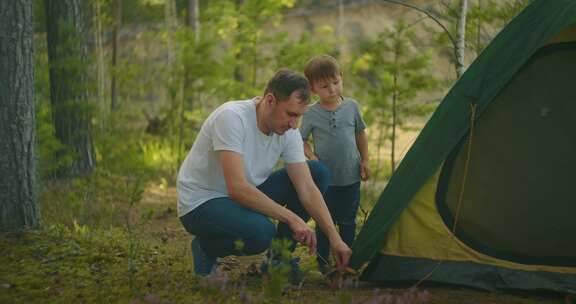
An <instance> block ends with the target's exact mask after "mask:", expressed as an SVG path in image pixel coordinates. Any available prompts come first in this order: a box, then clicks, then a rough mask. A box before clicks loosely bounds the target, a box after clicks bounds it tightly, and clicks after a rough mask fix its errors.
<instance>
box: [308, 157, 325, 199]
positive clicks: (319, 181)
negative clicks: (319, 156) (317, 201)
mask: <svg viewBox="0 0 576 304" xmlns="http://www.w3.org/2000/svg"><path fill="white" fill-rule="evenodd" d="M308 167H309V168H310V173H311V174H312V178H313V179H314V183H315V184H316V186H317V187H318V188H319V189H320V191H322V192H325V191H326V189H328V185H329V184H330V171H329V170H328V168H327V167H326V166H325V165H324V164H322V163H321V162H319V161H317V160H309V161H308Z"/></svg>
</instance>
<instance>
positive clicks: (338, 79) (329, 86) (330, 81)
mask: <svg viewBox="0 0 576 304" xmlns="http://www.w3.org/2000/svg"><path fill="white" fill-rule="evenodd" d="M311 89H312V92H313V93H314V94H316V95H318V97H320V102H327V103H334V102H338V101H340V96H342V76H341V75H334V77H330V78H326V79H320V80H316V81H314V83H313V84H312V87H311Z"/></svg>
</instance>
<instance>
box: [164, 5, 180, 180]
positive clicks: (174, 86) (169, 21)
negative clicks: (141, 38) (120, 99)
mask: <svg viewBox="0 0 576 304" xmlns="http://www.w3.org/2000/svg"><path fill="white" fill-rule="evenodd" d="M164 22H165V25H166V33H167V35H166V37H167V39H166V40H167V41H166V46H167V53H168V94H169V96H168V98H169V101H170V114H169V115H170V116H171V117H173V118H175V115H178V113H180V112H179V110H178V108H180V109H182V105H181V104H182V101H178V97H179V95H181V94H178V91H180V90H182V84H181V83H180V84H178V83H177V78H176V77H175V75H176V43H175V39H174V33H175V32H176V29H177V27H178V19H177V18H176V3H175V2H174V0H166V2H165V5H164ZM181 98H183V97H181ZM169 128H170V130H171V132H174V131H176V127H175V124H171V125H170V126H169ZM169 142H170V148H171V151H172V157H173V159H174V160H175V162H174V164H173V165H174V166H173V167H172V169H173V170H174V171H176V170H178V165H179V163H178V161H179V154H180V153H179V146H180V142H179V139H178V138H177V137H175V136H170V138H169Z"/></svg>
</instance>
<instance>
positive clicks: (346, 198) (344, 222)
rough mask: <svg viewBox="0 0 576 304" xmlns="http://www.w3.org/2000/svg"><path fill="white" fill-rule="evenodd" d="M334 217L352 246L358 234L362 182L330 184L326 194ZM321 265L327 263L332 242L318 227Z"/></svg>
mask: <svg viewBox="0 0 576 304" xmlns="http://www.w3.org/2000/svg"><path fill="white" fill-rule="evenodd" d="M324 200H326V205H327V206H328V210H329V211H330V215H332V219H333V220H334V223H335V224H336V226H338V228H339V229H340V237H341V238H342V240H343V241H344V243H346V244H347V245H348V246H350V247H352V243H354V238H355V235H356V213H357V212H358V206H359V205H360V182H357V183H354V184H351V185H346V186H330V187H328V190H327V191H326V194H325V195H324ZM316 238H317V239H318V255H317V258H316V260H317V261H318V264H319V265H325V264H327V262H328V256H329V255H330V243H329V241H328V238H327V237H326V235H325V234H324V233H323V232H322V231H321V230H320V229H318V227H316Z"/></svg>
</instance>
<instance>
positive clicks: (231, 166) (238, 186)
mask: <svg viewBox="0 0 576 304" xmlns="http://www.w3.org/2000/svg"><path fill="white" fill-rule="evenodd" d="M218 160H219V162H220V165H221V166H222V172H223V174H224V179H225V181H226V187H227V190H228V196H229V197H230V198H231V199H232V200H234V201H236V202H238V203H240V204H241V205H242V206H244V207H246V208H249V209H251V210H255V211H258V212H260V213H262V214H264V215H267V216H269V217H272V218H274V219H277V220H279V221H281V222H283V223H286V224H287V225H288V227H290V230H292V232H293V234H294V238H295V239H296V240H297V241H298V242H300V243H302V244H304V245H306V246H308V247H309V248H310V249H311V250H313V249H314V248H315V247H316V236H315V234H314V232H313V231H312V230H311V229H310V228H309V227H308V225H306V223H305V222H304V221H303V220H302V219H301V218H300V217H299V216H298V215H296V214H295V213H293V212H292V211H290V210H288V209H286V208H284V207H282V206H280V205H279V204H277V203H276V202H274V201H273V200H272V199H270V198H269V197H268V196H266V194H264V193H262V191H260V190H258V188H256V187H254V186H253V185H252V184H250V183H249V182H248V181H247V180H246V176H245V175H244V160H243V158H242V155H241V154H239V153H236V152H232V151H225V150H222V151H218Z"/></svg>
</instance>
